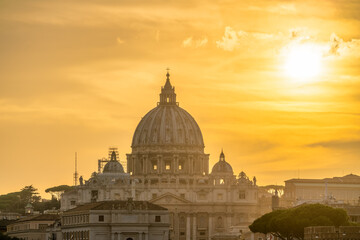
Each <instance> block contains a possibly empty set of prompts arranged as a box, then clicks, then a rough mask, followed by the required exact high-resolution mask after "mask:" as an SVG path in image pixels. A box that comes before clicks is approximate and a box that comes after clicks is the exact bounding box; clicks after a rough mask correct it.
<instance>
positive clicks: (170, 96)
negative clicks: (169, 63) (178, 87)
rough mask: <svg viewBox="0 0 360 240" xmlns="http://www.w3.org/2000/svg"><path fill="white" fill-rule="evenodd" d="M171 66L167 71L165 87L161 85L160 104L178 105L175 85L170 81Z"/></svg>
mask: <svg viewBox="0 0 360 240" xmlns="http://www.w3.org/2000/svg"><path fill="white" fill-rule="evenodd" d="M169 70H170V69H169V68H168V69H167V73H166V82H165V85H164V86H163V87H161V93H160V102H159V103H158V104H159V105H176V104H177V103H176V93H175V87H173V86H172V85H171V83H170V73H169Z"/></svg>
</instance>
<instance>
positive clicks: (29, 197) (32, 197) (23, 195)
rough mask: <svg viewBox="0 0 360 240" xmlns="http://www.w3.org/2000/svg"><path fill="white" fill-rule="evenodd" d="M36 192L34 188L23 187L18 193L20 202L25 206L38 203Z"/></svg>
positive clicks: (39, 198)
mask: <svg viewBox="0 0 360 240" xmlns="http://www.w3.org/2000/svg"><path fill="white" fill-rule="evenodd" d="M36 191H37V189H36V188H34V187H33V186H32V185H29V186H25V187H24V188H23V189H21V192H20V200H21V202H22V203H23V204H24V205H25V206H26V204H28V203H34V202H39V201H40V200H41V197H40V196H38V194H39V193H38V192H36Z"/></svg>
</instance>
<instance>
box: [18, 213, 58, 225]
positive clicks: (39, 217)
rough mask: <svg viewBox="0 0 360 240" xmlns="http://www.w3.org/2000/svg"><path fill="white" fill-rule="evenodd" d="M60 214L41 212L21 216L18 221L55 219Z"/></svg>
mask: <svg viewBox="0 0 360 240" xmlns="http://www.w3.org/2000/svg"><path fill="white" fill-rule="evenodd" d="M59 218H60V216H59V215H57V214H39V215H33V216H29V217H25V218H21V219H19V220H17V221H16V223H18V222H27V221H52V220H53V221H55V220H56V219H59Z"/></svg>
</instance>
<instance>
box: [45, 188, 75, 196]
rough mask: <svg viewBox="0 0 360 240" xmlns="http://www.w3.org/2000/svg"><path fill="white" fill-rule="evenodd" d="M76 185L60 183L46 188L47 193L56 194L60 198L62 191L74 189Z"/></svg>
mask: <svg viewBox="0 0 360 240" xmlns="http://www.w3.org/2000/svg"><path fill="white" fill-rule="evenodd" d="M73 188H74V187H72V186H68V185H59V186H55V187H51V188H48V189H45V192H46V193H50V194H51V196H56V197H57V199H60V196H61V194H62V193H64V192H67V191H70V190H72V189H73Z"/></svg>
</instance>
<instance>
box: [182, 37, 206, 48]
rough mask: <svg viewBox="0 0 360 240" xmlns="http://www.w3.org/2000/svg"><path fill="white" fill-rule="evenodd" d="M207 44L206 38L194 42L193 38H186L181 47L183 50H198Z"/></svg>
mask: <svg viewBox="0 0 360 240" xmlns="http://www.w3.org/2000/svg"><path fill="white" fill-rule="evenodd" d="M207 43H208V39H207V37H204V38H202V39H197V40H194V39H193V37H188V38H186V39H185V40H184V41H183V42H182V46H183V47H184V48H186V47H195V48H200V47H205V46H206V44H207Z"/></svg>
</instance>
